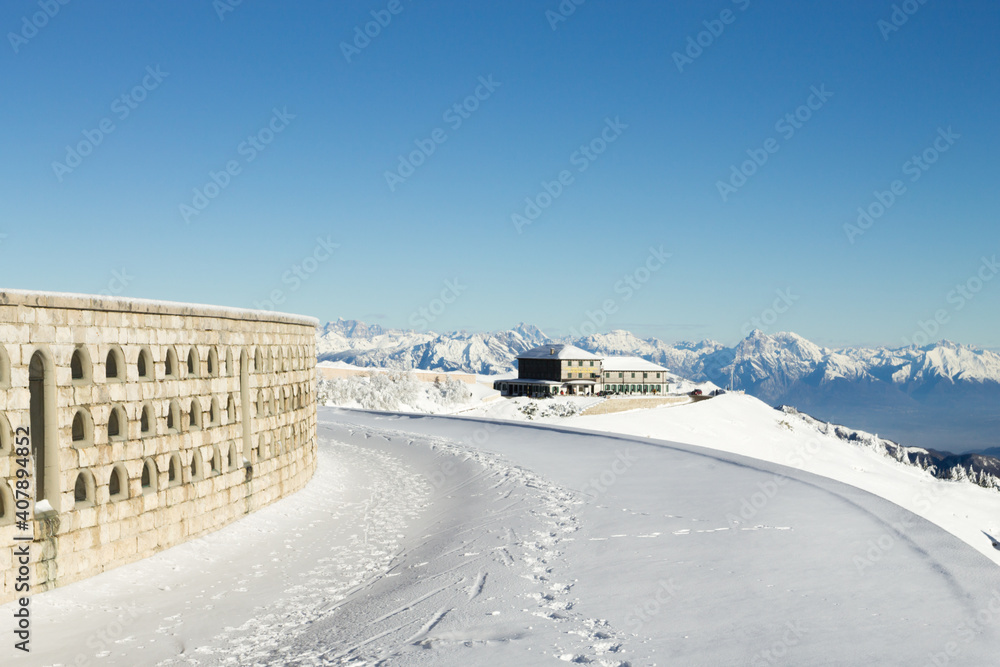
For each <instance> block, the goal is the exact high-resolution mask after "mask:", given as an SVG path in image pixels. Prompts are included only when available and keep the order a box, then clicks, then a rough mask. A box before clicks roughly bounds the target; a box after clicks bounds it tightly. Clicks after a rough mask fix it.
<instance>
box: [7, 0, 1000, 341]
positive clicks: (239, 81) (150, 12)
mask: <svg viewBox="0 0 1000 667" xmlns="http://www.w3.org/2000/svg"><path fill="white" fill-rule="evenodd" d="M62 1H65V0H62ZM578 1H579V0H578ZM895 6H896V7H897V8H898V9H896V10H894V3H893V2H890V1H888V0H885V1H865V2H861V1H853V0H848V1H846V2H823V3H813V2H801V1H791V0H785V1H776V2H768V3H765V2H758V1H757V0H736V1H733V0H714V1H712V2H652V1H649V2H598V1H597V0H587V1H586V2H583V3H582V4H579V5H577V4H575V3H574V2H573V1H572V0H564V1H563V2H562V3H560V2H558V1H557V0H547V1H539V2H499V1H497V2H486V1H484V0H463V1H461V2H457V1H456V2H431V1H430V0H426V1H425V0H392V1H389V0H377V1H374V2H373V1H366V2H350V1H338V2H284V3H279V2H264V1H262V0H255V1H253V2H250V1H245V2H242V3H238V4H237V2H236V0H216V2H212V0H198V1H194V0H183V1H180V2H170V3H166V2H150V1H145V2H135V1H128V2H126V1H124V0H118V1H112V0H105V1H102V2H96V3H85V2H82V1H80V0H77V1H75V2H68V3H67V4H61V3H60V0H41V1H39V0H33V1H29V0H9V1H8V2H4V3H3V5H2V7H0V28H2V32H3V33H4V35H5V37H4V43H3V44H2V45H0V81H2V82H3V95H2V98H0V120H2V128H3V129H2V131H3V136H4V141H3V145H2V151H3V160H2V161H0V233H2V234H3V237H2V238H0V253H2V254H0V258H2V264H0V267H2V268H0V272H2V273H0V276H2V278H0V285H2V286H4V287H9V288H23V289H40V290H55V291H73V292H85V293H97V292H108V293H115V294H121V295H124V296H131V297H147V298H154V299H167V300H179V301H192V302H202V303H213V304H222V305H232V306H244V307H253V306H254V305H255V304H256V305H258V306H261V307H273V308H274V309H277V310H284V311H289V312H297V313H305V314H310V315H314V316H316V317H318V318H320V319H321V320H324V321H325V320H328V319H335V318H337V317H345V318H354V319H362V320H365V321H367V322H370V323H378V324H381V325H383V326H389V327H405V328H430V329H432V330H437V331H441V330H453V329H468V330H492V329H499V328H507V327H510V326H513V325H515V324H517V323H518V322H521V321H525V322H528V323H532V324H536V325H538V326H539V327H541V328H542V329H543V330H545V331H546V332H548V333H550V334H554V335H563V334H568V333H570V332H572V331H577V332H584V333H589V332H590V331H591V330H593V329H597V330H600V331H606V330H610V329H614V328H627V329H631V330H633V331H634V332H636V333H637V334H639V335H644V336H658V337H661V338H664V339H665V340H668V341H675V340H699V339H702V338H714V339H718V340H721V341H723V342H726V343H730V344H731V343H734V342H736V341H737V340H738V339H739V338H741V337H742V335H743V334H744V333H745V331H747V330H748V329H749V328H751V327H752V326H754V318H756V319H757V321H758V323H759V325H760V328H762V329H764V330H765V331H779V330H791V331H795V332H797V333H799V334H801V335H803V336H806V337H807V338H810V339H812V340H814V341H816V342H819V343H822V344H827V345H852V344H889V345H902V344H903V340H904V339H906V340H916V341H917V342H922V341H923V340H924V339H925V338H929V339H933V340H937V339H940V338H947V339H950V340H955V341H959V342H963V343H970V344H976V345H981V346H986V347H1000V327H998V324H1000V317H998V313H1000V276H998V275H997V274H998V272H1000V267H997V266H996V265H995V264H994V263H993V262H992V260H993V258H994V257H995V256H996V255H998V254H1000V232H998V225H997V211H998V208H1000V207H998V204H1000V197H998V188H997V176H998V171H1000V170H998V167H997V160H998V157H997V156H998V155H1000V131H998V121H997V119H998V118H1000V95H998V86H1000V77H998V76H997V73H996V68H997V64H998V63H1000V6H998V5H997V3H995V2H993V1H992V0H990V1H987V0H978V1H969V2H944V1H943V0H927V1H926V2H923V3H922V2H920V1H919V0H908V1H907V2H902V3H900V2H896V3H895ZM894 11H895V14H894ZM366 31H367V33H369V34H368V35H365V32H366ZM370 35H374V36H370ZM456 105H458V106H457V108H456ZM915 157H916V160H914V158H915ZM734 170H735V172H736V173H734ZM740 172H742V173H740ZM876 193H878V194H876ZM536 207H537V208H536ZM859 208H860V209H861V210H862V211H863V212H867V214H868V215H869V216H870V217H862V218H861V220H860V222H859ZM845 226H846V227H845ZM984 259H985V260H986V261H985V262H984ZM959 286H961V289H959ZM272 301H277V302H278V303H274V304H273V306H272V305H270V304H269V303H268V302H272ZM921 323H923V327H921ZM922 328H923V329H925V330H928V331H930V332H932V333H931V335H929V336H927V335H917V336H916V338H914V336H915V334H923V331H922Z"/></svg>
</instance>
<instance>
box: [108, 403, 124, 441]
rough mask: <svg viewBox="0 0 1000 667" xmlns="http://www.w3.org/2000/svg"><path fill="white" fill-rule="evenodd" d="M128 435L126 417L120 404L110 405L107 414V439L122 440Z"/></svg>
mask: <svg viewBox="0 0 1000 667" xmlns="http://www.w3.org/2000/svg"><path fill="white" fill-rule="evenodd" d="M127 437H128V418H127V417H126V416H125V409H124V408H122V407H121V406H120V405H113V406H111V414H109V415H108V440H124V439H125V438H127Z"/></svg>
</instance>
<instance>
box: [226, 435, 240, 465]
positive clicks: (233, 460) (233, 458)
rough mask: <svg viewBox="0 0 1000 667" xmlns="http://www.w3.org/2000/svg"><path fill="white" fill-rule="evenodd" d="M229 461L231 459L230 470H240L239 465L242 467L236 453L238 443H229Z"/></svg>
mask: <svg viewBox="0 0 1000 667" xmlns="http://www.w3.org/2000/svg"><path fill="white" fill-rule="evenodd" d="M228 459H229V469H230V470H236V468H238V467H239V465H240V460H239V458H238V455H237V453H236V443H235V442H230V443H229V456H228Z"/></svg>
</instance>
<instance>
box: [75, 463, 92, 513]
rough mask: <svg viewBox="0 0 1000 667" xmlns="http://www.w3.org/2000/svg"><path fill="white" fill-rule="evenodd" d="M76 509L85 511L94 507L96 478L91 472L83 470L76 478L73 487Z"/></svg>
mask: <svg viewBox="0 0 1000 667" xmlns="http://www.w3.org/2000/svg"><path fill="white" fill-rule="evenodd" d="M73 501H74V503H75V504H74V506H73V508H74V509H83V508H85V507H92V506H93V505H94V476H93V475H91V474H90V471H89V470H83V471H81V472H80V474H79V475H77V476H76V483H75V484H74V485H73Z"/></svg>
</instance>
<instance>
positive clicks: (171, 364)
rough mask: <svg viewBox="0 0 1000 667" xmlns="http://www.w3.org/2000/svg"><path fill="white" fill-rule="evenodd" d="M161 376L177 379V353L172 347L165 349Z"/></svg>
mask: <svg viewBox="0 0 1000 667" xmlns="http://www.w3.org/2000/svg"><path fill="white" fill-rule="evenodd" d="M163 375H164V376H166V377H168V378H172V377H177V353H176V352H174V348H172V347H168V348H167V354H166V356H164V358H163Z"/></svg>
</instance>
